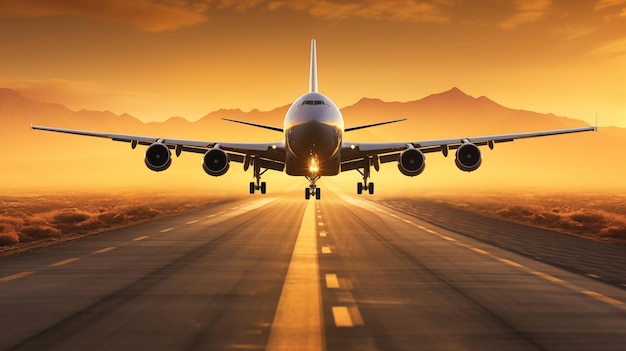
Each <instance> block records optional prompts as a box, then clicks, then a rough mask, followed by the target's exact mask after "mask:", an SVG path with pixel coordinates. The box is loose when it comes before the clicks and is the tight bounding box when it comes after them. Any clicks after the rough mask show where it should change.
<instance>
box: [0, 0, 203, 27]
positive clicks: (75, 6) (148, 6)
mask: <svg viewBox="0 0 626 351" xmlns="http://www.w3.org/2000/svg"><path fill="white" fill-rule="evenodd" d="M206 10H207V5H206V3H202V2H200V3H196V2H188V1H184V0H162V1H157V0H107V1H82V0H20V1H13V0H0V16H4V17H40V16H53V15H79V16H87V17H93V18H98V19H104V20H110V21H117V22H124V23H129V24H131V25H133V26H135V27H136V28H138V29H141V30H145V31H154V32H156V31H163V30H172V29H177V28H181V27H186V26H190V25H194V24H198V23H202V22H205V21H207V19H208V18H207V16H206Z"/></svg>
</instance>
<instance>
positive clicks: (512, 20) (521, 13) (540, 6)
mask: <svg viewBox="0 0 626 351" xmlns="http://www.w3.org/2000/svg"><path fill="white" fill-rule="evenodd" d="M551 8H552V1H551V0H528V1H526V0H515V11H516V12H515V14H514V15H513V16H511V17H509V18H507V19H505V20H504V21H502V22H500V24H499V26H500V27H502V28H506V29H514V28H517V27H518V26H520V25H522V24H526V23H531V22H536V21H539V20H541V19H543V18H544V17H546V16H547V15H548V14H549V13H550V10H551Z"/></svg>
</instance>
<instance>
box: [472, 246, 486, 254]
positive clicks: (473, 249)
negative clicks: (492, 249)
mask: <svg viewBox="0 0 626 351" xmlns="http://www.w3.org/2000/svg"><path fill="white" fill-rule="evenodd" d="M470 250H472V251H474V252H478V253H479V254H483V255H488V254H489V252H487V251H485V250H482V249H479V248H477V247H470Z"/></svg>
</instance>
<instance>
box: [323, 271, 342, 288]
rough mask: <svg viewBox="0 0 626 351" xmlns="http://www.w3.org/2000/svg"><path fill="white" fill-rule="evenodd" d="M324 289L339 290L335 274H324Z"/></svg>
mask: <svg viewBox="0 0 626 351" xmlns="http://www.w3.org/2000/svg"><path fill="white" fill-rule="evenodd" d="M325 278H326V287H327V288H329V289H338V288H339V279H337V275H336V274H326V277H325Z"/></svg>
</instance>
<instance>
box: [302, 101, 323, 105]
mask: <svg viewBox="0 0 626 351" xmlns="http://www.w3.org/2000/svg"><path fill="white" fill-rule="evenodd" d="M302 105H326V103H325V102H324V100H304V101H302V103H301V104H300V106H302Z"/></svg>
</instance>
